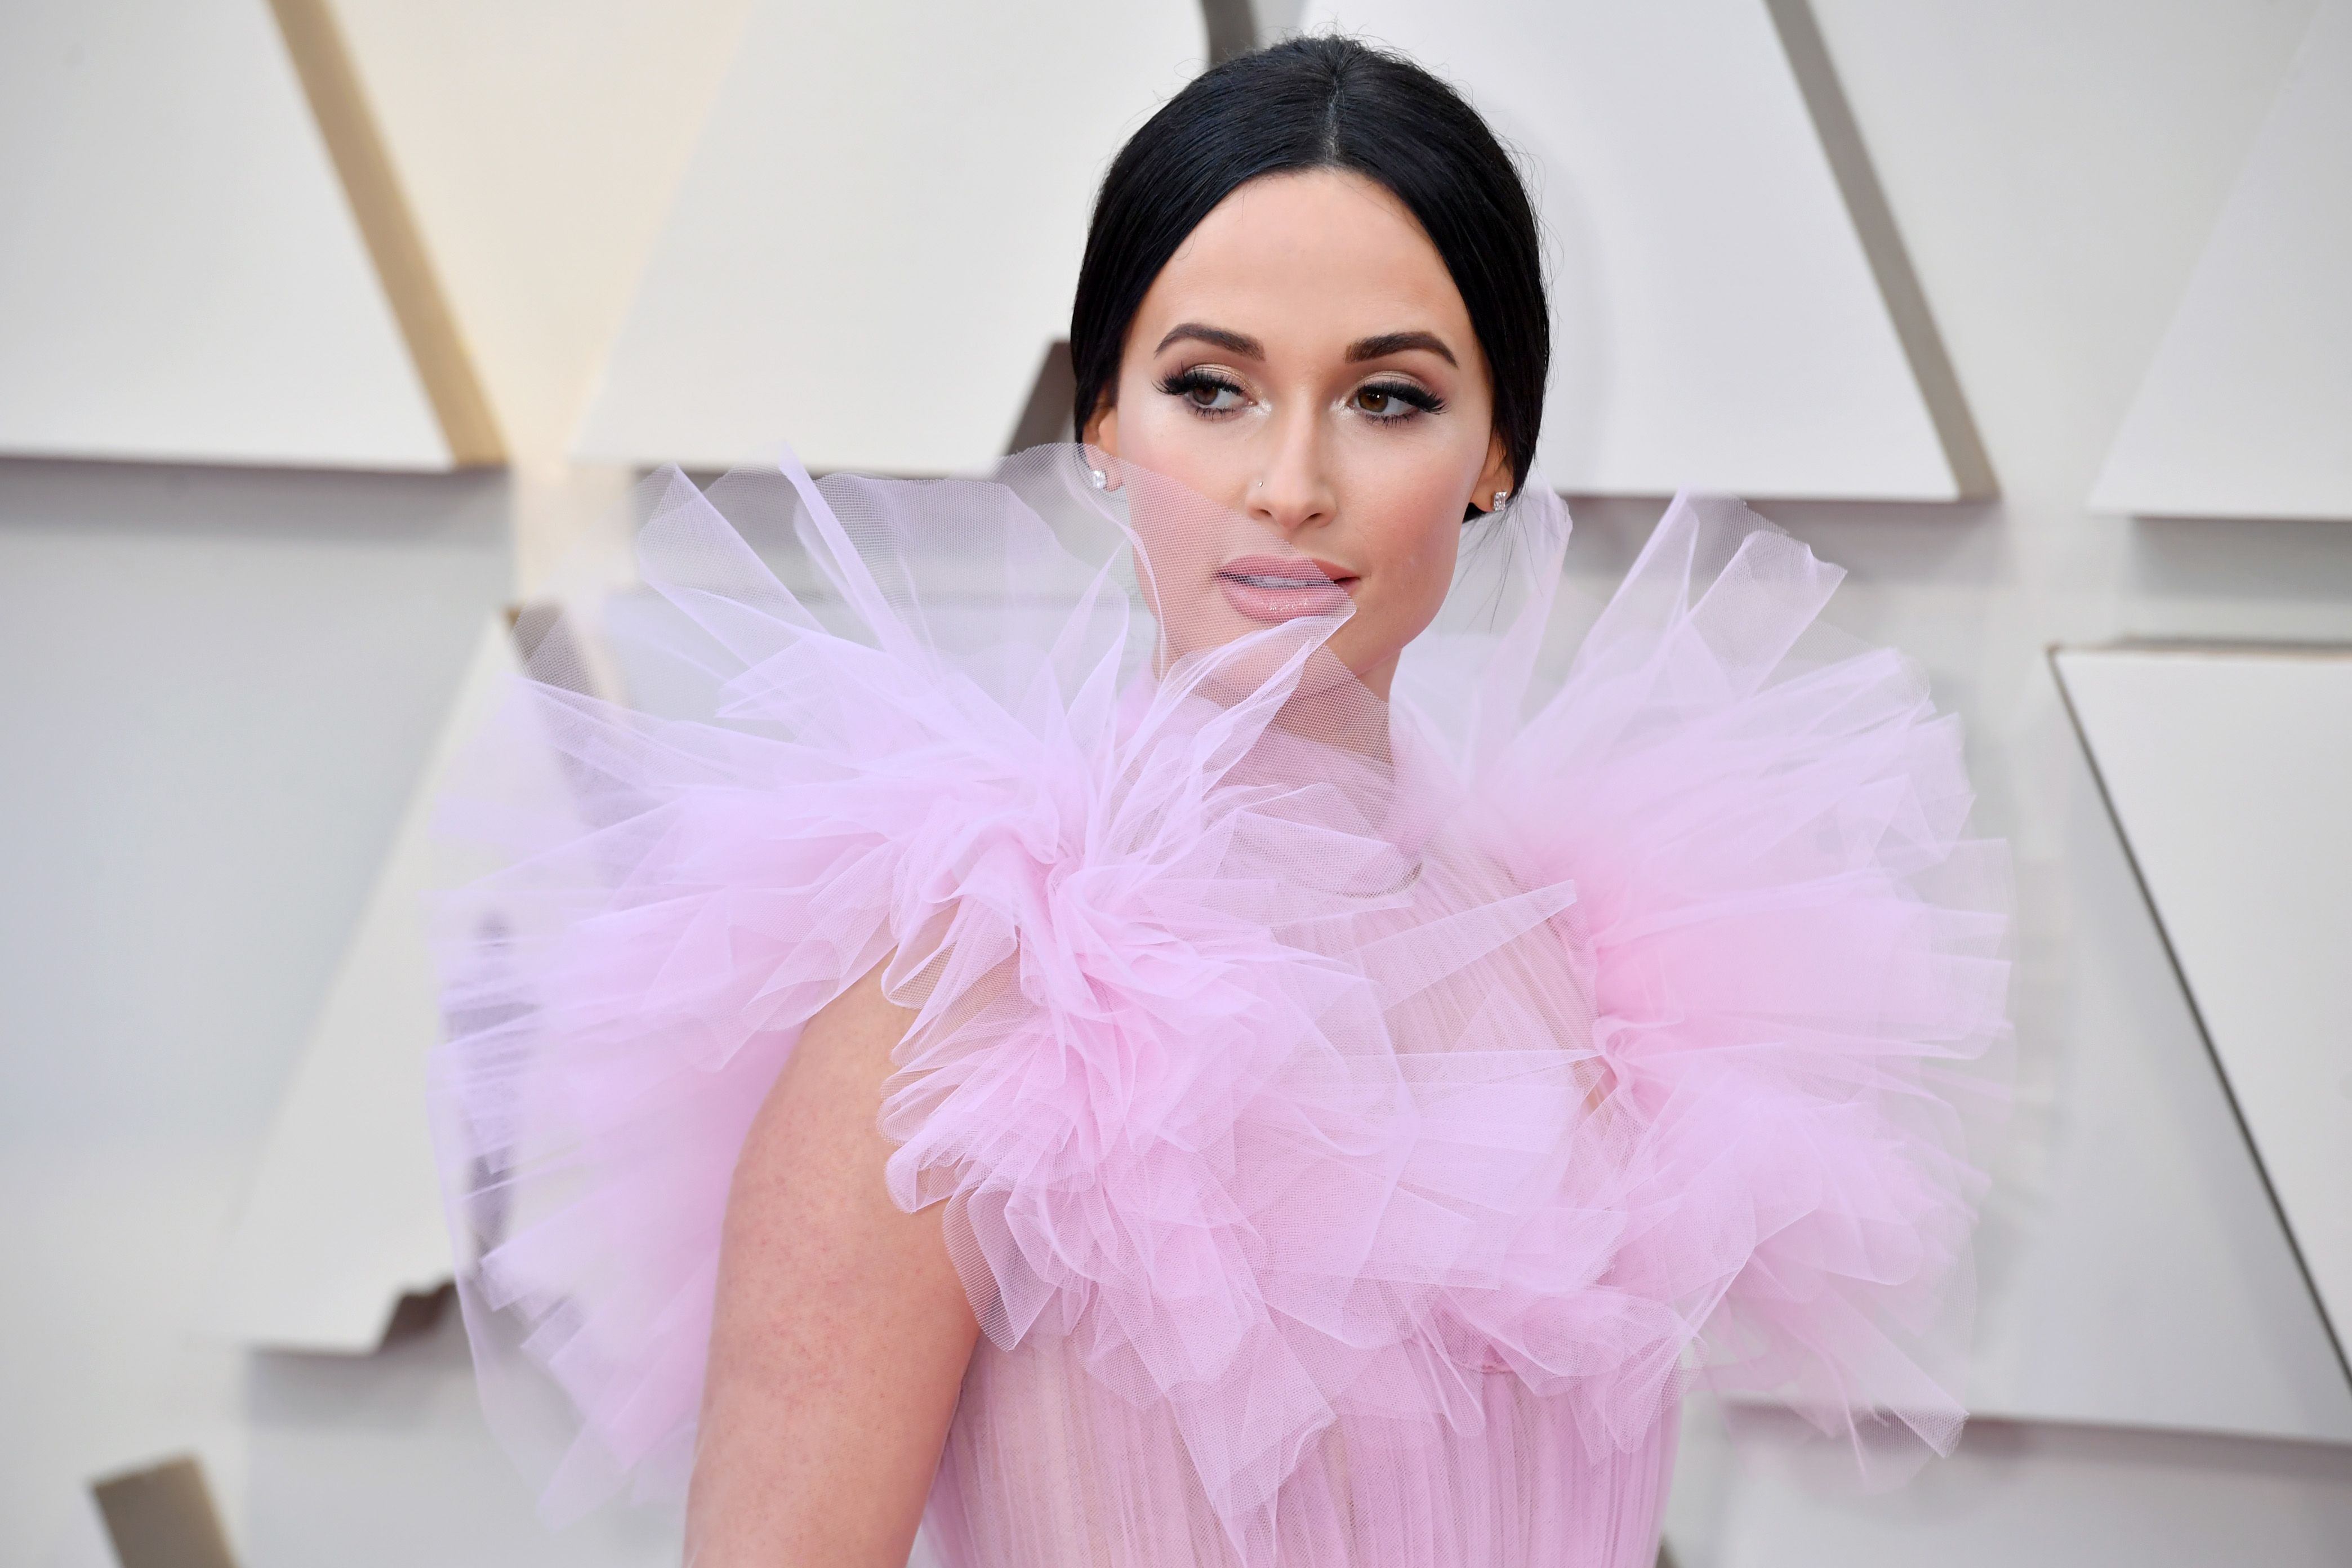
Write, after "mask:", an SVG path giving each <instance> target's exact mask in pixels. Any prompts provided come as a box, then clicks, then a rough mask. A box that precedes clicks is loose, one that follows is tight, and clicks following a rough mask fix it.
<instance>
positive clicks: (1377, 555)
mask: <svg viewBox="0 0 2352 1568" xmlns="http://www.w3.org/2000/svg"><path fill="white" fill-rule="evenodd" d="M1087 439H1088V441H1089V442H1091V443H1092V444H1093V445H1094V446H1096V447H1099V448H1101V450H1102V451H1103V452H1104V453H1105V454H1106V455H1107V456H1108V458H1112V459H1114V462H1115V466H1117V465H1127V464H1132V465H1133V466H1135V467H1136V468H1141V469H1144V470H1146V471H1148V472H1150V473H1156V474H1161V475H1165V476H1166V477H1168V478H1169V479H1173V480H1175V481H1177V482H1178V483H1179V484H1181V485H1183V486H1185V487H1186V488H1188V489H1192V490H1195V491H1197V492H1199V493H1200V494H1201V495H1202V496H1204V497H1206V498H1207V499H1208V500H1212V501H1214V502H1216V503H1218V504H1219V505H1222V506H1224V507H1227V508H1230V509H1231V510H1232V511H1233V512H1234V513H1236V514H1239V516H1240V517H1241V518H1244V519H1247V520H1248V523H1247V524H1246V525H1242V526H1239V527H1236V528H1235V529H1234V533H1235V535H1236V537H1232V538H1217V539H1203V538H1198V537H1192V538H1186V539H1182V540H1177V541H1170V542H1165V544H1163V542H1161V541H1157V540H1153V539H1151V538H1150V533H1151V530H1150V524H1149V522H1148V521H1147V520H1146V519H1145V518H1143V517H1142V516H1140V515H1139V516H1138V520H1137V521H1138V526H1139V529H1140V530H1142V531H1144V533H1145V535H1146V542H1147V546H1148V547H1149V552H1150V555H1151V558H1152V560H1151V564H1152V566H1153V569H1154V576H1155V578H1156V579H1157V583H1156V586H1157V588H1158V589H1159V591H1160V593H1161V595H1163V597H1165V598H1167V599H1169V600H1171V603H1170V604H1168V605H1167V606H1166V608H1167V610H1169V611H1172V612H1176V613H1175V615H1174V616H1172V620H1173V621H1174V622H1181V623H1182V624H1185V625H1188V626H1193V627H1196V628H1200V629H1201V632H1202V634H1204V636H1205V637H1206V638H1209V639H1213V640H1216V641H1226V640H1230V639H1231V638H1232V637H1239V636H1242V635H1244V633H1245V632H1248V631H1251V630H1255V629H1259V628H1261V627H1264V626H1268V625H1272V624H1276V623H1278V622H1281V621H1283V620H1286V619H1289V618H1292V617H1294V616H1301V615H1326V614H1329V613H1331V612H1332V611H1333V610H1334V609H1336V608H1340V607H1345V606H1342V605H1339V601H1338V597H1337V595H1336V594H1335V593H1334V585H1335V584H1336V586H1337V588H1338V590H1339V591H1340V592H1344V594H1345V595H1346V596H1347V599H1348V601H1349V602H1350V603H1351V604H1352V613H1351V614H1350V616H1349V619H1348V620H1347V622H1346V624H1345V625H1343V626H1340V627H1339V630H1338V632H1337V633H1335V634H1334V635H1333V636H1332V637H1331V639H1330V641H1329V643H1328V645H1327V647H1328V650H1329V651H1330V652H1331V653H1332V654H1333V655H1334V656H1336V657H1337V658H1339V661H1340V662H1341V663H1343V664H1345V665H1346V666H1347V668H1349V669H1350V670H1352V671H1353V672H1354V673H1355V674H1356V676H1357V677H1358V679H1361V680H1362V681H1363V682H1364V683H1365V685H1367V686H1368V687H1370V689H1372V690H1373V691H1374V692H1376V693H1378V694H1379V695H1381V696H1383V697H1385V696H1386V695H1387V694H1388V689H1389V683H1390V680H1391V678H1392V677H1393V675H1394V674H1395V671H1396V663H1397V656H1398V655H1399V654H1401V653H1402V651H1403V650H1404V646H1405V644H1407V643H1409V642H1411V641H1412V639H1413V637H1416V636H1418V635H1419V634H1420V632H1421V631H1422V630H1423V628H1424V627H1425V626H1428V625H1429V623H1430V622H1431V620H1432V619H1433V618H1434V617H1435V616H1436V614H1437V610H1438V606H1439V605H1440V604H1441V603H1442V602H1443V601H1444V597H1445V592H1446V588H1447V586H1448V585H1449V584H1450V583H1451V582H1452V580H1453V574H1454V551H1455V548H1456V546H1457V544H1458V542H1459V541H1460V538H1461V532H1462V516H1463V510H1464V509H1465V507H1466V506H1468V505H1469V504H1470V503H1471V501H1472V500H1474V499H1475V500H1476V501H1477V502H1478V504H1479V505H1481V506H1485V505H1486V504H1488V503H1489V502H1490V501H1491V500H1492V498H1493V494H1494V492H1495V491H1496V490H1498V489H1509V488H1511V486H1512V483H1513V477H1512V475H1511V473H1510V470H1509V467H1508V464H1507V459H1506V458H1505V455H1504V452H1503V447H1502V443H1501V442H1500V441H1499V440H1498V439H1496V436H1495V434H1494V394H1493V389H1492V386H1491V384H1490V383H1489V381H1488V378H1487V372H1486V359H1485V356H1484V355H1483V354H1481V353H1480V352H1479V349H1478V341H1477V338H1476V335H1475V333H1474V332H1473V331H1472V330H1471V326H1470V315H1469V311H1468V310H1467V308H1466V307H1465V306H1464V304H1463V303H1462V296H1461V293H1460V292H1459V291H1458V290H1457V289H1455V288H1454V279H1453V278H1452V277H1451V276H1450V275H1449V274H1448V273H1447V272H1446V270H1445V263H1444V261H1443V260H1441V259H1440V258H1439V257H1438V254H1437V250H1436V247H1433V246H1432V245H1431V244H1430V242H1429V238H1428V237H1427V236H1426V235H1424V234H1423V232H1422V229H1421V226H1420V225H1419V224H1418V223H1416V222H1415V221H1414V220H1413V217H1412V214H1411V213H1409V212H1408V211H1406V209H1405V207H1404V205H1403V204H1402V202H1400V201H1398V200H1397V198H1396V197H1395V196H1394V195H1391V193H1390V192H1389V191H1388V190H1387V189H1386V188H1385V187H1383V186H1381V185H1379V184H1375V183H1373V182H1372V181H1370V180H1367V179H1365V178H1364V177H1362V176H1361V175H1359V174H1349V173H1344V172H1341V171H1338V170H1328V169H1318V170H1312V171H1307V172H1301V173H1297V174H1274V175H1268V176H1266V177H1265V178H1262V179H1258V180H1254V181H1252V182H1251V183H1249V184H1245V185H1243V186H1242V187H1240V188H1239V189H1238V190H1236V191H1234V194H1233V195H1229V196H1227V197H1226V198H1225V199H1224V201H1223V202H1222V203H1220V204H1219V205H1218V206H1217V207H1216V209H1215V210H1214V211H1213V212H1212V213H1210V214H1209V216H1207V217H1206V218H1204V219H1202V222H1201V226H1199V227H1198V228H1196V229H1194V230H1193V231H1192V235H1191V236H1190V237H1187V238H1186V240H1185V241H1184V243H1183V245H1182V246H1181V247H1179V248H1178V249H1177V251H1176V254H1175V255H1174V256H1173V257H1172V258H1170V260H1169V262H1168V265H1167V266H1166V267H1165V268H1162V269H1161V271H1160V276H1159V277H1158V278H1157V279H1154V280H1153V282H1152V285H1151V288H1150V292H1148V293H1147V294H1145V296H1144V298H1143V303H1142V306H1141V307H1140V308H1139V310H1137V311H1136V314H1135V321H1134V323H1133V324H1132V325H1131V326H1130V327H1129V329H1128V335H1127V343H1126V348H1125V351H1124V353H1123V354H1122V357H1121V359H1120V363H1119V373H1118V395H1117V400H1116V402H1115V403H1114V404H1113V405H1110V406H1109V407H1107V408H1106V409H1104V410H1102V411H1101V412H1100V413H1098V414H1097V416H1096V417H1095V418H1094V420H1093V421H1091V422H1090V424H1089V426H1088V427H1087ZM1138 500H1141V498H1140V497H1139V498H1138ZM1168 546H1172V547H1173V548H1169V547H1168ZM1171 556H1174V557H1178V558H1181V559H1180V560H1171ZM1171 568H1172V569H1171ZM1180 599H1181V600H1188V601H1189V600H1197V601H1198V602H1197V603H1191V604H1187V603H1177V602H1174V601H1177V600H1180ZM1163 619H1171V617H1170V616H1163ZM1180 651H1185V650H1181V649H1180Z"/></svg>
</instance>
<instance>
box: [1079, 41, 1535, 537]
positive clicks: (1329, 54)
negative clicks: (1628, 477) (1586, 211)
mask: <svg viewBox="0 0 2352 1568" xmlns="http://www.w3.org/2000/svg"><path fill="white" fill-rule="evenodd" d="M1306 169H1345V170H1349V171H1350V172H1352V173H1355V174H1361V175H1363V176H1364V177H1365V178H1367V179H1369V180H1371V181H1373V182H1374V183H1376V184H1380V185H1382V186H1384V187H1386V188H1387V189H1388V190H1389V191H1390V192H1391V194H1393V195H1395V196H1396V198H1397V199H1398V200H1399V201H1401V202H1402V203H1403V204H1404V205H1405V209H1406V210H1407V211H1408V212H1410V213H1412V216H1413V217H1414V218H1415V219H1416V220H1418V221H1419V223H1420V224H1421V226H1422V229H1423V232H1425V233H1426V234H1427V235H1428V236H1429V238H1430V243H1431V244H1433V246H1435V247H1436V248H1437V254H1438V256H1439V258H1441V259H1443V260H1444V263H1445V269H1446V270H1447V271H1448V272H1449V273H1451V274H1452V275H1453V278H1454V287H1455V288H1456V289H1460V290H1461V293H1462V300H1463V303H1464V304H1465V305H1466V306H1467V307H1468V308H1469V314H1470V325H1471V328H1472V330H1473V331H1475V332H1476V333H1477V335H1478V346H1479V348H1480V350H1481V351H1482V352H1483V353H1485V354H1486V365H1487V372H1488V374H1490V375H1491V376H1492V377H1493V378H1494V394H1495V431H1496V435H1498V436H1500V437H1502V441H1503V447H1504V450H1505V451H1506V452H1507V454H1508V455H1509V458H1510V463H1511V479H1512V483H1513V484H1514V485H1517V484H1521V483H1524V482H1525V481H1526V479H1527V476H1528V471H1529V469H1530V468H1532V467H1533V466H1534V462H1535V452H1536V434H1537V431H1538V429H1539V428H1540V426H1541V425H1542V423H1543V395H1544V376H1545V374H1546V372H1547V371H1548V370H1549V366H1550V363H1551V322H1550V315H1549V310H1547V308H1546V306H1545V303H1544V281H1543V247H1542V243H1541V241H1540V239H1539V238H1538V235H1537V230H1536V216H1535V208H1534V206H1533V205H1532V204H1530V203H1529V201H1528V193H1527V187H1526V186H1525V185H1524V184H1522V183H1521V181H1520V179H1519V172H1518V169H1517V165H1516V164H1514V163H1512V161H1511V157H1510V154H1509V153H1507V152H1505V151H1504V149H1503V145H1502V143H1501V142H1498V141H1496V138H1495V133H1494V132H1492V131H1490V130H1489V129H1487V126H1486V121H1484V120H1482V119H1480V118H1479V116H1478V111H1477V110H1474V109H1472V108H1471V107H1470V105H1469V104H1468V103H1466V102H1465V101H1464V100H1463V98H1462V95H1461V94H1460V93H1458V92H1456V91H1454V89H1453V88H1451V87H1449V86H1447V85H1446V84H1445V83H1444V82H1443V81H1440V80H1439V79H1437V78H1436V77H1434V76H1432V75H1431V74H1430V73H1429V72H1428V71H1426V70H1423V68H1421V67H1419V66H1417V65H1415V64H1413V63H1412V61H1411V60H1409V59H1406V58H1403V57H1402V56H1399V55H1394V54H1390V53H1388V52H1386V51H1384V50H1381V49H1377V48H1374V47H1370V45H1367V44H1363V43H1360V42H1358V41H1357V40H1355V39H1353V38H1347V37H1298V38H1291V39H1288V40H1286V41H1285V42H1283V43H1279V44H1276V45H1275V46H1273V47H1270V48H1265V49H1260V50H1257V51H1256V52H1255V53H1253V54H1246V55H1242V56H1239V57H1237V58H1234V59H1230V60H1227V61H1225V62H1224V63H1223V65H1219V66H1215V67H1213V68H1210V69H1209V70H1207V71H1204V72H1202V74H1201V75H1200V76H1198V77H1196V78H1194V79H1192V82H1191V83H1190V84H1189V85H1187V86H1186V87H1185V89H1184V90H1183V91H1181V92H1180V93H1178V94H1177V95H1176V96H1175V97H1174V98H1172V99H1171V100H1168V102H1167V103H1165V104H1164V105H1162V106H1161V107H1160V111H1159V112H1158V113H1156V114H1154V115H1153V116H1152V117H1151V118H1150V120H1149V121H1145V122H1144V125H1143V128H1142V129H1141V130H1139V131H1138V132H1136V133H1135V134H1134V136H1133V137H1131V138H1130V139H1129V141H1128V143H1127V145H1126V146H1124V147H1122V148H1120V149H1119V153H1118V157H1117V158H1115V159H1113V160H1112V161H1111V165H1110V169H1109V172H1108V174H1105V175H1104V176H1103V183H1102V189H1101V190H1100V192H1099V193H1097V195H1096V197H1095V210H1094V220H1093V222H1092V223H1091V224H1090V225H1089V226H1088V228H1087V251H1086V259H1085V261H1084V262H1083V263H1082V264H1081V265H1080V267H1079V269H1078V289H1077V295H1076V299H1075V300H1072V302H1071V306H1070V359H1071V366H1072V369H1073V370H1074V371H1075V373H1076V378H1077V405H1076V434H1077V436H1078V437H1079V438H1080V439H1083V438H1084V437H1085V435H1086V426H1087V421H1088V420H1089V419H1091V418H1092V417H1093V416H1094V415H1095V413H1096V412H1097V410H1098V409H1099V408H1101V407H1104V406H1107V405H1113V404H1116V402H1117V401H1118V367H1119V358H1120V355H1121V353H1122V352H1123V351H1124V349H1125V346H1126V342H1127V332H1128V328H1129V325H1130V324H1131V323H1132V322H1133V321H1134V320H1135V312H1136V310H1138V308H1139V307H1140V306H1141V305H1142V303H1143V296H1144V295H1145V293H1147V292H1148V291H1149V290H1150V288H1151V283H1152V279H1156V278H1158V277H1159V276H1160V268H1163V267H1165V266H1167V264H1168V258H1170V257H1171V256H1173V255H1175V254H1176V248H1177V247H1179V246H1181V245H1182V244H1183V243H1184V239H1185V237H1186V236H1188V235H1190V234H1191V233H1192V230H1193V229H1195V228H1197V227H1198V226H1200V223H1201V220H1202V219H1203V218H1205V217H1207V216H1209V214H1210V212H1211V211H1212V210H1213V208H1214V207H1215V206H1216V205H1217V204H1218V203H1220V202H1222V201H1223V200H1224V199H1225V197H1227V196H1228V195H1232V194H1233V193H1234V191H1235V190H1236V189H1238V188H1239V187H1240V186H1242V185H1244V184H1248V183H1249V182H1250V181H1252V180H1255V179H1257V178H1259V177H1260V176H1262V175H1266V174H1286V173H1291V172H1294V171H1298V170H1306ZM1473 510H1474V511H1475V508H1474V509H1473Z"/></svg>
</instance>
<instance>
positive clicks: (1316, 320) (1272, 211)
mask: <svg viewBox="0 0 2352 1568" xmlns="http://www.w3.org/2000/svg"><path fill="white" fill-rule="evenodd" d="M1204 313H1208V314H1214V315H1218V316H1222V317H1226V318H1234V317H1236V316H1238V315H1241V314H1246V315H1247V316H1249V317H1250V318H1251V319H1250V320H1249V321H1242V320H1238V319H1229V320H1223V321H1219V323H1218V324H1220V325H1226V326H1233V327H1235V328H1237V329H1240V330H1244V331H1250V332H1252V333H1253V335H1265V334H1266V333H1268V332H1272V333H1275V334H1276V335H1281V334H1283V332H1284V330H1285V329H1290V330H1291V332H1292V333H1293V334H1294V335H1295V334H1296V333H1297V332H1298V331H1312V332H1313V333H1314V335H1318V336H1320V335H1323V333H1322V331H1318V329H1325V330H1328V331H1331V332H1336V333H1338V334H1339V335H1340V336H1342V337H1346V338H1350V339H1352V338H1354V337H1360V336H1366V335H1369V334H1370V333H1374V332H1383V331H1396V330H1398V329H1400V328H1401V327H1405V326H1411V327H1419V328H1423V329H1428V330H1434V331H1440V332H1443V333H1445V334H1446V335H1448V336H1449V337H1451V336H1460V335H1466V334H1467V333H1468V331H1469V327H1470V322H1469V310H1468V308H1467V307H1466V306H1465V305H1464V304H1463V302H1462V295H1461V291H1460V290H1459V289H1456V288H1454V279H1453V276H1452V275H1451V274H1450V273H1448V272H1447V271H1446V269H1445V262H1444V258H1441V257H1440V256H1439V255H1438V254H1437V247H1435V246H1433V245H1432V244H1431V243H1430V241H1429V236H1428V235H1427V234H1426V233H1424V232H1423V229H1422V226H1421V225H1420V224H1419V223H1418V222H1417V221H1416V220H1415V219H1414V217H1413V216H1412V213H1411V212H1410V211H1408V210H1407V209H1406V207H1405V205H1404V204H1403V203H1402V202H1401V201H1399V200H1398V199H1397V197H1396V195H1395V194H1394V193H1393V192H1391V191H1390V190H1389V189H1388V188H1387V187H1386V186H1384V185H1381V184H1378V183H1377V182H1375V181H1372V180H1369V179H1366V178H1365V177H1364V176H1363V175H1361V174H1354V173H1351V172H1349V171H1346V170H1340V169H1311V170H1303V171H1298V172H1296V173H1289V174H1268V175H1264V176H1261V177H1260V178H1258V179H1255V180H1252V181H1250V182H1249V183H1248V184H1244V185H1241V186H1239V187H1237V188H1236V189H1235V190H1234V192H1233V194H1231V195H1228V196H1226V197H1225V199H1224V200H1223V201H1222V202H1220V203H1218V204H1217V205H1216V206H1215V207H1214V208H1213V209H1212V210H1211V212H1210V214H1209V216H1207V217H1205V218H1202V220H1201V224H1200V226H1199V227H1197V228H1195V229H1194V230H1193V231H1192V233H1191V234H1190V235H1188V236H1187V237H1185V239H1184V243H1183V244H1182V245H1181V246H1179V247H1177V249H1176V254H1175V255H1173V256H1171V258H1169V259H1168V265H1167V266H1166V267H1165V268H1161V270H1160V276H1159V277H1158V278H1157V279H1153V281H1152V285H1151V288H1150V291H1149V292H1147V293H1146V294H1145V296H1144V299H1143V304H1142V308H1141V310H1139V312H1138V324H1139V325H1141V324H1142V322H1143V321H1146V320H1155V321H1176V320H1183V319H1191V318H1192V317H1195V316H1201V315H1203V314H1204ZM1406 317H1411V318H1412V320H1411V321H1406V320H1404V318H1406Z"/></svg>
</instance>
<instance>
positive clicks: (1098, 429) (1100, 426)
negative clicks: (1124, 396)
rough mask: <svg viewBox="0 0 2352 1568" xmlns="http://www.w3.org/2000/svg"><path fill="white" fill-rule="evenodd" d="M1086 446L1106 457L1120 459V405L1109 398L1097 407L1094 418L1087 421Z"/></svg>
mask: <svg viewBox="0 0 2352 1568" xmlns="http://www.w3.org/2000/svg"><path fill="white" fill-rule="evenodd" d="M1085 440H1086V444H1087V446H1089V447H1094V448H1095V449H1096V450H1097V451H1098V452H1100V453H1101V454H1102V455H1103V456H1104V457H1106V458H1113V459H1116V458H1118V405H1117V404H1115V403H1113V402H1111V400H1110V399H1108V397H1106V398H1104V399H1103V400H1102V401H1101V402H1099V403H1097V404H1096V405H1095V412H1094V417H1093V418H1091V419H1089V420H1087V429H1086V437H1085Z"/></svg>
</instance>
